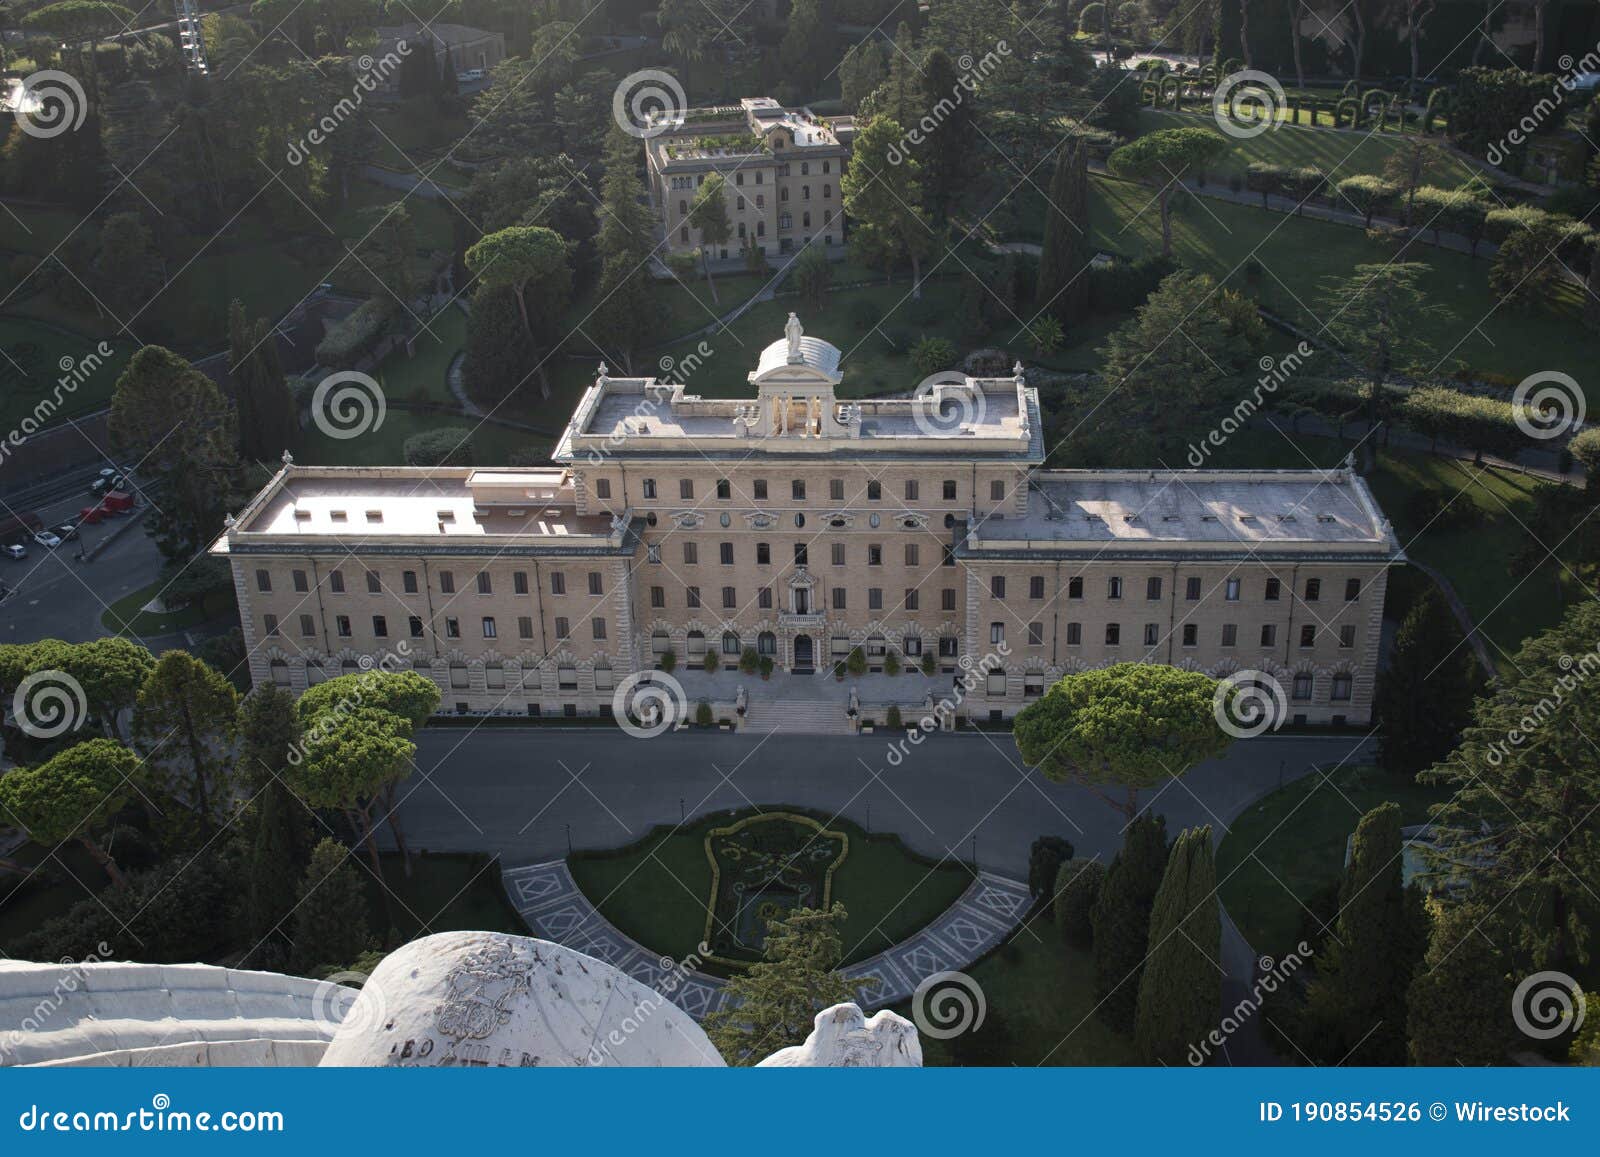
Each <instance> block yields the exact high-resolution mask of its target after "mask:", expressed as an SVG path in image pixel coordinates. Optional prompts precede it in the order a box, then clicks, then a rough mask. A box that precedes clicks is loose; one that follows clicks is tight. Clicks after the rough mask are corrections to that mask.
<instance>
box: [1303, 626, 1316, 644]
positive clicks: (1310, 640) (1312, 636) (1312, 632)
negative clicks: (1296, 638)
mask: <svg viewBox="0 0 1600 1157" xmlns="http://www.w3.org/2000/svg"><path fill="white" fill-rule="evenodd" d="M1300 645H1301V646H1302V647H1315V646H1316V645H1317V625H1316V624H1315V623H1307V624H1306V625H1305V626H1303V627H1301V628H1300Z"/></svg>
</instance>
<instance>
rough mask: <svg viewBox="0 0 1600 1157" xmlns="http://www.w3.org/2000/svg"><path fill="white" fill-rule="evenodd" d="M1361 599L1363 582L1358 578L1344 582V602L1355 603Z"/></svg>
mask: <svg viewBox="0 0 1600 1157" xmlns="http://www.w3.org/2000/svg"><path fill="white" fill-rule="evenodd" d="M1360 597H1361V580H1360V579H1358V578H1353V579H1345V580H1344V601H1345V602H1347V603H1353V602H1355V601H1356V600H1357V599H1359V598H1360Z"/></svg>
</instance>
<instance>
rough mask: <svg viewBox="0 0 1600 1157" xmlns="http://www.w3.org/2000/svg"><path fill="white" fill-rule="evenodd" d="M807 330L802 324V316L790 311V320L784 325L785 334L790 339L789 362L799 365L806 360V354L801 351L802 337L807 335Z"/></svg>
mask: <svg viewBox="0 0 1600 1157" xmlns="http://www.w3.org/2000/svg"><path fill="white" fill-rule="evenodd" d="M805 332H806V331H805V330H804V329H802V328H801V326H800V318H799V317H797V316H796V315H795V313H794V311H793V310H791V311H790V312H789V321H788V323H787V324H785V325H784V327H783V334H784V336H785V337H787V338H788V339H789V364H791V365H798V364H800V363H801V362H803V361H805V355H804V354H802V353H801V352H800V339H801V337H803V336H804V335H805Z"/></svg>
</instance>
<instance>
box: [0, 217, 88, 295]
mask: <svg viewBox="0 0 1600 1157" xmlns="http://www.w3.org/2000/svg"><path fill="white" fill-rule="evenodd" d="M82 220H83V214H81V213H74V212H73V211H72V210H70V209H46V208H43V207H42V206H38V205H16V204H11V203H9V202H8V203H7V204H6V207H5V208H4V209H0V237H4V238H5V243H4V246H3V248H4V249H6V250H15V251H17V252H18V253H31V254H33V255H34V256H36V257H43V256H44V255H45V254H46V253H49V252H50V251H51V250H52V249H54V248H55V247H56V246H57V245H59V244H61V242H62V240H63V239H64V238H65V237H66V236H67V235H68V234H69V233H71V232H72V231H73V228H74V227H75V226H77V225H78V223H79V222H80V221H82ZM19 221H20V222H21V224H18V222H19ZM8 288H9V286H8ZM15 300H16V299H15V298H12V301H15ZM8 304H9V303H8Z"/></svg>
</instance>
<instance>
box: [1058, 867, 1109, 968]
mask: <svg viewBox="0 0 1600 1157" xmlns="http://www.w3.org/2000/svg"><path fill="white" fill-rule="evenodd" d="M1105 880H1106V866H1105V865H1104V864H1102V863H1101V862H1100V861H1099V860H1086V859H1081V858H1080V859H1075V860H1068V861H1067V862H1066V863H1064V864H1062V865H1061V868H1060V870H1059V871H1057V872H1056V901H1055V918H1056V927H1057V928H1060V929H1061V934H1062V935H1063V936H1065V937H1066V938H1067V941H1068V942H1069V943H1071V944H1075V945H1077V946H1078V947H1079V948H1088V947H1089V946H1090V945H1091V944H1093V943H1094V925H1093V923H1092V922H1091V921H1090V919H1089V913H1090V911H1091V910H1092V909H1093V908H1094V902H1095V901H1096V900H1098V899H1099V898H1100V886H1101V885H1102V884H1104V883H1105Z"/></svg>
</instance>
